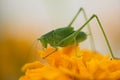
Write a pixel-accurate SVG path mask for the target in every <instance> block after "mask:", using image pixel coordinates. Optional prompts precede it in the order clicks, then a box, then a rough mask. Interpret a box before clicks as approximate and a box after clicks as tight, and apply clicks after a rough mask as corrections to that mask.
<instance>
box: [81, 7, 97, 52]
mask: <svg viewBox="0 0 120 80" xmlns="http://www.w3.org/2000/svg"><path fill="white" fill-rule="evenodd" d="M81 11H82V12H83V16H84V18H85V21H87V20H88V18H87V15H86V12H85V10H84V9H83V8H81ZM87 26H88V27H87V28H88V32H89V34H90V35H91V36H90V39H89V40H90V46H91V48H92V49H93V50H95V51H96V48H95V43H94V38H93V35H92V31H91V28H90V24H89V23H88V24H87Z"/></svg>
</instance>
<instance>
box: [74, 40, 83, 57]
mask: <svg viewBox="0 0 120 80" xmlns="http://www.w3.org/2000/svg"><path fill="white" fill-rule="evenodd" d="M74 46H75V56H76V57H78V58H79V57H81V56H80V55H78V52H77V47H78V43H77V42H76V38H74Z"/></svg>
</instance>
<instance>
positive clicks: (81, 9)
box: [68, 8, 83, 27]
mask: <svg viewBox="0 0 120 80" xmlns="http://www.w3.org/2000/svg"><path fill="white" fill-rule="evenodd" d="M81 11H83V8H80V9H79V10H78V12H77V14H76V15H75V17H74V18H73V19H72V21H71V22H70V23H69V25H68V26H69V27H70V26H71V25H72V24H73V22H74V21H75V20H76V18H77V17H78V15H79V14H80V12H81Z"/></svg>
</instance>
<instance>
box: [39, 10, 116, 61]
mask: <svg viewBox="0 0 120 80" xmlns="http://www.w3.org/2000/svg"><path fill="white" fill-rule="evenodd" d="M80 12H83V14H84V17H85V20H86V22H85V23H84V24H83V25H82V26H81V27H80V28H79V29H78V30H76V31H75V30H74V28H73V27H72V24H73V22H74V21H75V20H76V18H77V17H78V15H79V14H80ZM94 18H95V19H96V20H97V22H98V24H99V27H100V29H101V31H102V33H103V36H104V38H105V41H106V44H107V46H108V48H109V51H110V54H111V57H112V58H116V57H115V56H114V55H113V52H112V49H111V46H110V44H109V41H108V39H107V36H106V34H105V31H104V29H103V27H102V24H101V22H100V20H99V18H98V17H97V15H95V14H93V15H92V16H91V17H90V18H89V19H87V16H86V13H85V11H84V9H83V8H80V9H79V11H78V12H77V14H76V15H75V17H74V18H73V19H72V21H71V22H70V24H69V25H68V26H66V27H63V28H58V29H55V30H52V31H50V32H48V33H46V34H44V35H42V36H41V37H40V38H38V40H40V42H41V44H42V46H43V48H47V45H48V44H50V46H52V47H53V48H55V50H54V51H53V52H51V53H49V54H48V55H46V56H45V57H43V59H45V58H47V57H48V56H49V55H51V54H53V53H54V52H55V51H57V48H58V47H66V46H69V45H73V44H78V43H80V42H82V41H84V40H86V39H87V34H86V33H85V32H82V31H81V30H82V29H83V28H84V27H85V26H86V25H87V26H88V30H89V32H90V34H91V30H90V25H89V22H90V21H91V20H92V19H94ZM91 42H92V45H93V48H95V46H94V41H93V37H91Z"/></svg>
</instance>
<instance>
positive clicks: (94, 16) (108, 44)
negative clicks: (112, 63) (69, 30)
mask: <svg viewBox="0 0 120 80" xmlns="http://www.w3.org/2000/svg"><path fill="white" fill-rule="evenodd" d="M93 18H96V20H97V23H98V24H99V27H100V29H101V31H102V33H103V36H104V38H105V41H106V44H107V46H108V49H109V51H110V54H111V57H112V58H114V59H119V58H116V57H115V56H114V55H113V51H112V49H111V46H110V43H109V41H108V38H107V36H106V34H105V31H104V29H103V27H102V24H101V22H100V20H99V18H98V17H97V15H95V14H94V15H93V16H91V17H90V18H89V19H88V20H87V21H86V23H85V24H83V25H82V27H80V28H79V29H78V30H77V31H76V33H75V34H74V35H75V36H77V35H78V34H79V32H80V31H81V30H82V29H83V28H84V27H85V26H86V25H87V24H88V23H89V22H90V21H91V20H92V19H93Z"/></svg>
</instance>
